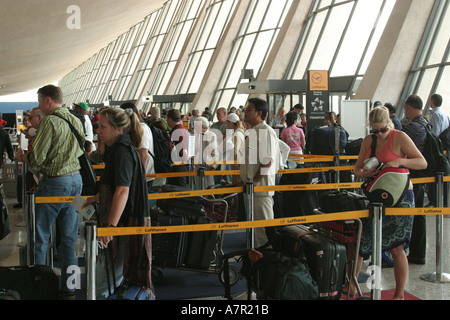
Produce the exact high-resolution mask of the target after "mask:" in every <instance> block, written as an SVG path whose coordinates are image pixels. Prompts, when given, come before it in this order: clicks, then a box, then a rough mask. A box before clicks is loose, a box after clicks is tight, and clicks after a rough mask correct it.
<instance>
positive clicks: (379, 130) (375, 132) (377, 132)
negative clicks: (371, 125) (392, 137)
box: [370, 127, 389, 134]
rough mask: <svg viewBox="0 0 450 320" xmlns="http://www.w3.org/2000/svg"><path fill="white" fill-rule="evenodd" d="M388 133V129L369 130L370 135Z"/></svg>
mask: <svg viewBox="0 0 450 320" xmlns="http://www.w3.org/2000/svg"><path fill="white" fill-rule="evenodd" d="M388 131H389V128H388V127H386V128H383V129H375V130H370V133H372V134H379V133H386V132H388Z"/></svg>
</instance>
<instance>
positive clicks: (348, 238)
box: [314, 209, 370, 300]
mask: <svg viewBox="0 0 450 320" xmlns="http://www.w3.org/2000/svg"><path fill="white" fill-rule="evenodd" d="M314 213H315V214H326V213H323V212H321V211H319V210H317V209H315V210H314ZM356 225H357V226H356ZM317 228H318V230H320V231H321V232H322V233H324V234H325V235H327V236H329V237H331V238H333V239H334V240H336V241H339V242H341V243H344V244H350V243H355V257H354V260H353V261H352V260H350V261H348V263H351V278H352V280H353V281H354V283H355V286H356V290H357V292H358V295H359V297H358V300H369V299H370V298H369V297H366V296H363V294H362V291H361V288H360V286H359V283H358V278H357V277H356V267H357V261H358V252H359V247H360V243H361V235H362V221H361V220H360V219H352V220H340V221H327V222H319V223H317ZM346 279H347V283H348V286H349V289H350V284H351V280H350V279H349V278H348V276H347V278H346ZM348 299H349V293H348V292H347V300H348Z"/></svg>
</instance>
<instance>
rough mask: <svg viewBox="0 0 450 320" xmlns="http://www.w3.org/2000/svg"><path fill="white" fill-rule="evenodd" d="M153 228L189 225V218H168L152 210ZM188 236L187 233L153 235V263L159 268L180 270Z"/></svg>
mask: <svg viewBox="0 0 450 320" xmlns="http://www.w3.org/2000/svg"><path fill="white" fill-rule="evenodd" d="M151 217H152V226H154V227H158V226H175V225H187V224H188V221H187V218H184V217H177V216H168V215H166V214H163V213H161V212H158V211H155V210H152V213H151ZM186 243H187V235H186V233H185V232H178V233H161V234H154V235H152V263H153V265H154V266H158V267H168V268H178V267H181V266H182V265H183V263H184V257H185V250H186Z"/></svg>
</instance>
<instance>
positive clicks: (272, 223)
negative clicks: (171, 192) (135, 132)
mask: <svg viewBox="0 0 450 320" xmlns="http://www.w3.org/2000/svg"><path fill="white" fill-rule="evenodd" d="M368 217H369V211H368V210H361V211H349V212H343V213H327V214H321V215H313V216H302V217H292V218H282V219H273V220H256V221H242V222H227V223H210V224H197V225H182V226H170V227H161V226H158V227H126V228H99V229H98V230H97V234H98V236H99V237H102V236H125V235H142V234H157V233H176V232H198V231H211V230H237V229H251V228H265V227H276V226H288V225H295V224H308V223H316V222H324V221H336V220H351V219H359V218H368Z"/></svg>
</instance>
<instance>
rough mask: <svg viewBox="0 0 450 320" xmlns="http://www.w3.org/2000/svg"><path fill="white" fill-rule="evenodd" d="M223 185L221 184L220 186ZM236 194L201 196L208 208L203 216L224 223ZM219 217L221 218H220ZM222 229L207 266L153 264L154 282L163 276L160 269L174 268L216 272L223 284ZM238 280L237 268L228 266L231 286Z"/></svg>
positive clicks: (223, 234)
mask: <svg viewBox="0 0 450 320" xmlns="http://www.w3.org/2000/svg"><path fill="white" fill-rule="evenodd" d="M218 187H219V186H211V187H210V188H218ZM221 187H223V186H221ZM236 196H237V193H232V194H226V195H216V196H202V197H201V198H202V199H203V201H204V204H205V205H206V206H208V210H207V211H205V213H204V214H205V217H207V218H209V219H210V220H211V221H212V222H213V223H226V222H228V220H227V218H229V217H230V214H229V211H230V203H229V202H231V200H232V199H233V198H235V197H236ZM220 219H221V220H220ZM224 236H225V233H224V230H220V231H218V234H217V237H216V242H215V246H214V250H213V252H212V255H213V259H212V260H211V262H210V264H209V267H208V268H206V269H200V268H192V267H189V266H186V265H185V264H184V263H182V264H181V266H177V267H173V266H161V265H157V264H155V265H154V266H153V268H152V279H153V281H154V282H155V283H158V281H160V280H161V279H162V277H163V272H162V270H161V269H176V270H185V271H194V272H203V273H211V274H217V275H218V279H219V281H220V282H221V283H222V284H225V275H224V271H223V257H224V252H223V243H224ZM238 281H239V270H238V269H237V268H236V267H234V266H229V283H230V285H231V286H233V285H234V284H236V283H237V282H238Z"/></svg>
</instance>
